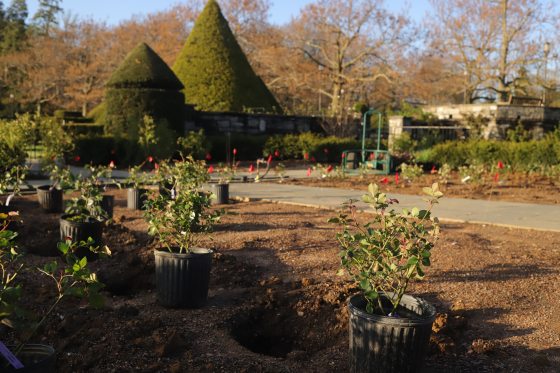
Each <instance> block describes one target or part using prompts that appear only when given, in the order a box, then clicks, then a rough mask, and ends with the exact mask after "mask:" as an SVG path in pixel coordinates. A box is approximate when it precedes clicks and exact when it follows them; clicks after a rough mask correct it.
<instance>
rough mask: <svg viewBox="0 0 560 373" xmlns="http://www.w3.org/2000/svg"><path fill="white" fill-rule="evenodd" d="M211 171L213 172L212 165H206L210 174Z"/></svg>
mask: <svg viewBox="0 0 560 373" xmlns="http://www.w3.org/2000/svg"><path fill="white" fill-rule="evenodd" d="M212 172H214V166H212V165H210V167H208V173H209V174H211V173H212Z"/></svg>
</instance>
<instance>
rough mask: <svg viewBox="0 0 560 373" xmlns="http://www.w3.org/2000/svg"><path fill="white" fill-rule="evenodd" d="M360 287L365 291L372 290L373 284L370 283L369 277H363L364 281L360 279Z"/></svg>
mask: <svg viewBox="0 0 560 373" xmlns="http://www.w3.org/2000/svg"><path fill="white" fill-rule="evenodd" d="M360 288H361V289H362V290H364V291H369V290H371V286H370V284H369V281H368V280H367V279H363V280H362V281H360Z"/></svg>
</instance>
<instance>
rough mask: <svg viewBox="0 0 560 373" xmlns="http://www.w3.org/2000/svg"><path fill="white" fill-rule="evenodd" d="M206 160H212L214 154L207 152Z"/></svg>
mask: <svg viewBox="0 0 560 373" xmlns="http://www.w3.org/2000/svg"><path fill="white" fill-rule="evenodd" d="M206 160H207V161H211V160H212V154H210V153H206Z"/></svg>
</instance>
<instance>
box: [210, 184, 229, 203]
mask: <svg viewBox="0 0 560 373" xmlns="http://www.w3.org/2000/svg"><path fill="white" fill-rule="evenodd" d="M212 193H213V194H214V195H215V196H216V199H214V200H212V204H214V205H225V204H227V203H228V202H229V184H228V183H223V184H212Z"/></svg>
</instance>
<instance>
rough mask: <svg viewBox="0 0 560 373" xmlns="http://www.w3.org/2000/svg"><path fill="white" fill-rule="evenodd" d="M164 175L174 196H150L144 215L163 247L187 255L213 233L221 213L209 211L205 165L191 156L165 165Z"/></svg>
mask: <svg viewBox="0 0 560 373" xmlns="http://www.w3.org/2000/svg"><path fill="white" fill-rule="evenodd" d="M164 172H165V175H166V176H165V179H164V180H165V181H166V182H167V183H168V185H171V186H172V188H173V190H174V195H173V196H172V198H168V197H167V196H165V195H162V194H156V193H155V192H153V193H151V194H150V196H149V198H148V200H147V202H146V204H145V207H146V210H145V212H144V218H145V219H146V221H147V222H148V233H149V234H150V235H152V236H155V237H156V238H157V239H158V241H159V243H160V244H161V246H162V248H165V249H167V250H169V251H170V252H179V253H187V252H189V250H190V249H191V248H192V247H193V246H194V245H196V244H197V242H198V240H199V239H200V238H201V235H200V233H208V232H210V231H211V229H212V226H213V225H214V223H215V222H216V221H217V220H218V219H219V213H218V212H212V211H211V210H210V209H209V207H210V196H209V195H208V194H207V193H203V192H200V190H199V188H200V186H201V184H202V182H204V181H206V180H207V178H208V173H207V171H206V167H205V165H204V163H203V162H198V161H195V160H193V159H192V158H190V157H187V158H185V159H182V160H181V161H178V162H175V163H174V164H173V165H168V166H165V168H164Z"/></svg>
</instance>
